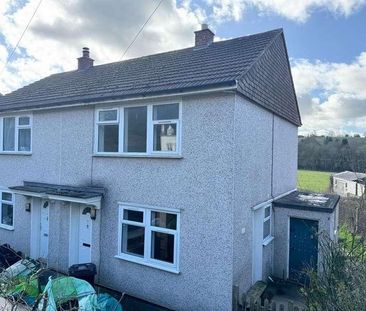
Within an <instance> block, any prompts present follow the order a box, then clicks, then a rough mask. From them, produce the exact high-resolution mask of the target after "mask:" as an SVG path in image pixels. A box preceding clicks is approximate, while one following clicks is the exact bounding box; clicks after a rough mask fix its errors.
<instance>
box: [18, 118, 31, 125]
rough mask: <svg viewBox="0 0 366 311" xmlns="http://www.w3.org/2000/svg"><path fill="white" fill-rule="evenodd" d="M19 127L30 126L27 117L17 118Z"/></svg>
mask: <svg viewBox="0 0 366 311" xmlns="http://www.w3.org/2000/svg"><path fill="white" fill-rule="evenodd" d="M19 125H30V118H29V117H19Z"/></svg>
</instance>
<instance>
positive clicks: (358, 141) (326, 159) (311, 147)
mask: <svg viewBox="0 0 366 311" xmlns="http://www.w3.org/2000/svg"><path fill="white" fill-rule="evenodd" d="M298 157H299V158H298V166H299V168H300V169H306V170H316V171H329V172H341V171H345V170H349V171H358V172H366V138H365V137H360V136H359V135H355V136H352V137H350V136H347V135H346V136H344V137H331V136H315V135H311V136H307V137H304V136H299V156H298Z"/></svg>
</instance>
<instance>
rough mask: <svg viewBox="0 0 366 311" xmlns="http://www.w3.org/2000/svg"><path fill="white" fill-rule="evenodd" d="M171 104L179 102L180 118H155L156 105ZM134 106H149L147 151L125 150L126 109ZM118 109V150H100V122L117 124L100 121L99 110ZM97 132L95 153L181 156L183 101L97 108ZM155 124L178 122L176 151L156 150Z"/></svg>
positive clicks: (103, 154)
mask: <svg viewBox="0 0 366 311" xmlns="http://www.w3.org/2000/svg"><path fill="white" fill-rule="evenodd" d="M169 104H178V105H179V106H178V107H179V108H178V109H179V115H178V119H172V120H153V110H154V108H153V107H154V106H162V105H169ZM133 107H147V112H146V113H147V116H146V117H147V124H146V125H147V126H146V152H127V151H124V140H125V132H124V131H125V124H124V119H125V109H126V108H133ZM114 109H117V110H118V126H119V135H118V137H119V141H118V152H102V151H98V143H99V142H98V138H99V137H98V136H99V135H98V128H99V125H100V124H116V123H108V122H105V123H104V122H99V112H100V111H107V110H114ZM95 120H96V122H95V133H94V154H95V155H100V156H123V157H162V158H164V157H180V156H181V147H182V101H181V100H172V101H166V102H165V101H164V102H154V103H148V104H146V103H145V104H142V103H141V104H130V105H123V106H119V107H116V106H113V107H103V108H97V109H96V110H95ZM155 124H177V126H176V150H175V151H154V150H153V143H154V125H155Z"/></svg>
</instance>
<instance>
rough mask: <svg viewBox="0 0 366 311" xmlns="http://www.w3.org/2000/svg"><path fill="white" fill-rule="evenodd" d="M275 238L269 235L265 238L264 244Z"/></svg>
mask: <svg viewBox="0 0 366 311" xmlns="http://www.w3.org/2000/svg"><path fill="white" fill-rule="evenodd" d="M273 240H274V237H273V236H269V237H267V238H265V239H264V240H263V246H267V245H269V244H270V243H271V242H272V241H273Z"/></svg>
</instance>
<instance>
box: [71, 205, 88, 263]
mask: <svg viewBox="0 0 366 311" xmlns="http://www.w3.org/2000/svg"><path fill="white" fill-rule="evenodd" d="M69 247H70V248H69V265H70V266H71V265H74V264H79V263H88V262H91V249H92V220H91V218H90V207H87V206H85V205H83V204H77V203H71V204H70V244H69Z"/></svg>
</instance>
